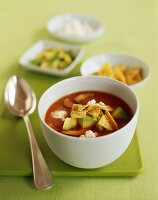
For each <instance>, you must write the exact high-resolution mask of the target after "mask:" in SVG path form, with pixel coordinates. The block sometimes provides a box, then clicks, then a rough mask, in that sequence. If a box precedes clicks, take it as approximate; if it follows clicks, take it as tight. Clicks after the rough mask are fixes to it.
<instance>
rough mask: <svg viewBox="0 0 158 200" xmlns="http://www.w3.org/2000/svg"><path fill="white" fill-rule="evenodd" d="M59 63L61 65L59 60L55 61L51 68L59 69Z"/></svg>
mask: <svg viewBox="0 0 158 200" xmlns="http://www.w3.org/2000/svg"><path fill="white" fill-rule="evenodd" d="M59 63H60V61H59V60H58V59H55V60H53V61H52V63H51V68H54V69H58V68H59Z"/></svg>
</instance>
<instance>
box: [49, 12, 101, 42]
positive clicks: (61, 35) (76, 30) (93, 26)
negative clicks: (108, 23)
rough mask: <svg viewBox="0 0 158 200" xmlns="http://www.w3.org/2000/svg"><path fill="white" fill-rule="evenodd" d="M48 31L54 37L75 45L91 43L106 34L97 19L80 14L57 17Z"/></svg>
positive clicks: (52, 19) (50, 23)
mask: <svg viewBox="0 0 158 200" xmlns="http://www.w3.org/2000/svg"><path fill="white" fill-rule="evenodd" d="M47 29H48V31H49V32H50V33H51V34H52V35H53V36H54V37H56V38H58V39H61V40H65V41H68V42H75V43H82V42H88V41H91V40H93V39H95V38H97V37H99V36H100V35H102V33H103V32H104V26H103V24H102V23H101V22H100V21H99V20H98V19H97V18H94V17H91V16H85V15H79V14H65V15H60V16H55V17H53V18H51V19H50V20H49V22H48V24H47Z"/></svg>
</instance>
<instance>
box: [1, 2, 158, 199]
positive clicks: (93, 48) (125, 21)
mask: <svg viewBox="0 0 158 200" xmlns="http://www.w3.org/2000/svg"><path fill="white" fill-rule="evenodd" d="M65 12H78V13H83V14H89V15H96V16H97V17H98V18H99V19H100V20H101V21H102V22H103V24H104V25H105V27H106V32H105V34H104V35H103V36H102V37H101V38H99V39H97V40H96V41H94V42H91V43H89V44H86V45H84V47H85V48H86V53H85V55H84V59H85V58H87V57H88V56H90V55H94V54H97V53H101V52H117V53H128V54H132V55H136V56H138V57H140V58H142V59H143V60H145V61H146V62H147V63H149V65H150V67H151V71H152V75H151V79H150V81H149V82H148V83H147V84H146V85H145V86H144V87H142V88H140V89H137V90H136V92H137V94H138V96H139V99H140V115H139V122H138V127H137V130H138V137H139V141H140V147H141V152H142V157H143V161H144V171H143V172H142V173H141V174H140V175H138V176H137V177H135V178H125V177H122V178H115V177H113V178H110V177H108V178H107V177H86V178H84V177H70V178H69V177H56V178H55V187H54V188H53V189H50V190H48V191H38V190H36V189H35V188H34V185H33V181H32V178H21V177H0V199H34V200H36V199H38V200H39V199H53V200H55V199H57V200H60V199H61V200H65V199H70V200H71V199H76V200H78V199H79V200H80V199H87V200H88V199H91V200H93V199H99V200H100V199H107V200H110V199H116V200H117V199H118V200H124V199H125V200H126V199H127V200H130V199H132V200H133V199H134V200H137V199H138V200H146V199H147V200H148V199H149V200H156V199H158V115H157V113H156V110H158V104H157V102H158V91H157V85H158V78H157V76H158V55H156V54H157V53H158V1H157V0H120V1H117V0H110V1H109V0H89V1H88V0H78V1H75V0H65V1H64V0H44V1H42V0H40V1H39V0H25V1H24V0H23V1H22V0H21V1H20V0H10V1H9V0H5V1H2V0H1V1H0V72H1V73H0V87H1V89H2V85H3V83H4V77H6V76H9V74H11V71H12V70H13V69H15V68H16V67H17V66H18V59H19V57H20V56H21V55H22V54H23V53H24V52H25V50H26V49H27V48H29V47H30V46H31V45H32V44H33V43H34V42H36V41H37V40H39V39H51V36H50V35H49V34H48V33H47V31H46V28H45V24H46V22H47V21H48V20H49V18H50V17H51V16H53V15H56V14H62V13H65ZM0 92H1V93H2V90H1V91H0ZM4 131H5V130H4Z"/></svg>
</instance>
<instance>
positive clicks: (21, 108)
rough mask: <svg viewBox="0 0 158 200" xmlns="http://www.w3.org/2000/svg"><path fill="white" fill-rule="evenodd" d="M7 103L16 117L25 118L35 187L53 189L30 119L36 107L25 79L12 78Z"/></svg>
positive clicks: (6, 93) (34, 99)
mask: <svg viewBox="0 0 158 200" xmlns="http://www.w3.org/2000/svg"><path fill="white" fill-rule="evenodd" d="M5 102H6V104H7V107H8V109H9V111H10V112H11V113H12V114H14V115H16V116H19V117H23V119H24V122H25V124H26V128H27V132H28V136H29V141H30V146H31V155H32V163H33V175H34V182H35V186H36V187H37V188H38V189H48V188H51V187H52V186H53V184H54V183H53V178H52V174H51V172H50V170H49V168H48V166H47V164H46V162H45V160H44V158H43V156H42V153H41V151H40V149H39V146H38V144H37V141H36V138H35V136H34V133H33V129H32V126H31V123H30V120H29V117H28V115H29V114H31V113H32V112H33V111H34V109H35V107H36V96H35V94H34V92H33V91H32V89H31V87H30V86H29V85H28V83H27V82H26V81H25V80H24V79H22V78H20V77H18V76H12V77H11V78H10V79H9V80H8V82H7V85H6V88H5Z"/></svg>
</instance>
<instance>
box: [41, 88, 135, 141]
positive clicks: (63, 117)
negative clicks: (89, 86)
mask: <svg viewBox="0 0 158 200" xmlns="http://www.w3.org/2000/svg"><path fill="white" fill-rule="evenodd" d="M132 116H133V114H132V111H131V109H130V107H129V106H128V105H127V104H126V103H125V102H124V101H123V100H122V99H120V98H118V97H116V96H114V95H112V94H109V93H105V92H100V91H81V92H75V93H72V94H69V95H66V96H64V97H62V98H60V99H58V100H57V101H56V102H54V103H53V104H52V105H51V106H50V107H49V109H48V110H47V112H46V115H45V122H46V123H47V125H48V126H50V127H51V128H52V129H54V130H56V131H58V132H60V133H61V134H65V135H70V136H74V137H83V138H91V137H99V136H103V135H107V134H110V133H112V132H114V131H116V130H118V129H120V128H122V127H123V126H125V125H126V124H127V123H128V122H129V121H130V120H131V118H132Z"/></svg>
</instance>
